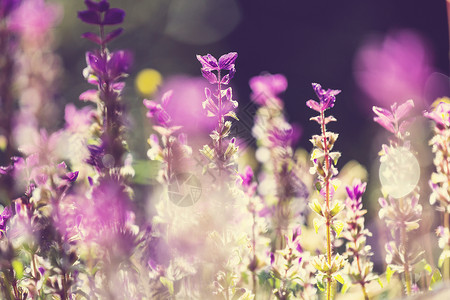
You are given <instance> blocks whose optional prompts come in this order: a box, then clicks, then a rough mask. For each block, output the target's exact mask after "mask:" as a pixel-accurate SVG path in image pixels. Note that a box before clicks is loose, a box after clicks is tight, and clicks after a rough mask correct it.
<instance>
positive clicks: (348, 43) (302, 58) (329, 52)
mask: <svg viewBox="0 0 450 300" xmlns="http://www.w3.org/2000/svg"><path fill="white" fill-rule="evenodd" d="M60 3H61V4H62V5H64V15H63V18H62V22H61V23H60V25H59V26H58V27H57V28H56V30H57V45H58V46H57V51H58V52H59V53H60V55H61V56H62V59H63V64H64V69H65V75H64V79H63V84H62V88H61V90H60V92H61V101H62V102H63V103H65V102H77V99H78V96H79V95H80V94H81V93H82V92H83V91H84V90H86V88H87V87H88V84H87V83H86V82H85V80H84V79H83V77H82V75H81V73H82V70H83V68H84V67H85V65H86V64H85V60H84V53H85V51H87V50H89V49H92V48H93V47H94V45H93V44H92V43H90V42H89V41H87V40H83V39H81V38H80V35H81V34H82V33H83V32H85V31H89V30H93V28H91V27H90V26H87V25H85V24H82V23H81V22H80V21H79V20H78V19H77V17H76V12H77V11H79V10H82V9H83V7H84V5H83V2H82V1H74V0H71V1H60ZM111 5H112V6H113V7H121V8H123V9H125V10H126V13H127V16H126V18H125V22H124V24H123V25H124V28H125V32H124V34H123V35H122V36H121V37H120V38H119V39H117V40H116V41H114V42H113V43H112V44H111V45H110V48H111V50H117V49H123V48H125V49H129V50H130V51H132V52H133V53H134V64H133V66H134V67H133V69H132V71H131V76H130V78H129V79H128V90H127V93H128V94H127V97H126V99H127V106H128V110H129V111H130V112H131V113H133V116H134V117H133V118H131V119H132V121H131V122H132V124H131V125H135V127H134V129H133V130H137V129H139V128H141V127H142V126H140V125H142V123H140V122H144V121H145V120H141V119H140V117H139V116H141V117H142V116H143V113H142V114H140V115H139V111H142V112H143V111H144V108H143V106H142V98H143V96H145V95H139V93H138V92H137V91H136V89H135V86H134V82H135V79H136V76H137V74H138V73H139V72H140V71H141V70H142V69H145V68H151V69H155V70H157V71H158V72H159V73H160V74H161V75H162V87H161V88H162V89H163V90H164V89H165V85H166V84H168V85H170V83H171V82H172V83H173V79H174V76H178V77H179V76H180V75H181V76H184V77H191V78H193V77H198V76H199V75H200V64H199V63H198V61H197V60H196V58H195V55H196V54H202V55H204V54H207V53H210V54H212V55H214V56H216V57H219V56H220V55H222V54H224V53H228V52H230V51H236V52H238V53H239V57H238V59H237V64H236V68H237V73H236V76H235V78H234V79H233V80H232V86H233V88H234V89H233V91H234V95H235V96H234V98H236V99H237V100H238V101H239V103H240V108H241V111H240V115H242V113H243V112H242V109H243V108H245V107H246V106H248V103H249V95H250V88H249V86H248V81H249V79H250V78H251V77H252V76H255V75H259V74H260V73H261V72H269V73H282V74H284V75H285V76H286V77H287V79H288V84H289V85H288V89H287V91H286V93H285V94H284V95H283V96H282V98H283V99H284V101H285V105H286V112H287V115H288V118H289V120H290V121H291V122H293V123H297V124H298V125H299V126H300V128H302V135H301V137H300V139H299V142H298V143H299V145H300V146H301V147H304V148H306V149H308V150H309V149H311V148H312V147H311V145H310V143H309V141H308V140H309V137H310V136H311V134H314V133H317V129H318V128H316V125H315V124H314V123H313V122H310V121H308V119H309V118H310V117H311V116H312V111H311V110H309V109H307V107H306V105H305V102H306V101H307V100H308V99H310V98H313V97H314V93H313V90H312V88H311V82H318V83H321V84H322V85H323V87H325V88H333V89H340V90H342V93H341V94H340V95H339V96H338V100H337V103H336V106H335V108H334V109H333V110H332V113H333V115H334V116H335V117H336V118H337V119H338V123H336V124H333V125H332V126H333V127H332V128H331V129H332V130H335V131H337V132H339V133H340V139H339V142H338V144H337V148H338V149H339V150H341V151H342V153H343V155H342V158H341V159H342V161H341V163H345V162H347V161H349V160H350V159H356V160H357V161H359V162H360V163H362V164H364V165H365V166H369V165H370V164H371V162H372V161H373V160H374V159H376V156H377V152H378V149H379V148H375V149H374V150H371V149H372V147H371V145H372V141H373V140H374V138H375V136H376V135H377V133H378V132H382V131H383V130H382V129H381V127H379V126H378V125H376V124H374V122H373V121H372V117H373V114H372V111H371V106H372V105H378V106H388V105H390V104H392V103H393V102H404V101H406V100H407V99H409V98H413V99H414V100H415V102H416V107H417V108H418V109H417V112H421V111H422V110H424V109H426V108H428V106H429V105H430V103H431V102H432V101H433V100H434V99H435V98H436V97H437V96H441V95H440V94H445V93H447V92H448V80H447V79H446V78H445V76H444V75H440V74H439V73H441V74H445V75H447V74H448V65H449V64H448V26H447V14H446V5H445V1H444V0H439V1H438V0H433V1H425V0H423V1H406V0H396V1H391V0H378V1H360V0H347V1H313V2H312V1H292V0H279V1H236V0H189V1H185V0H152V1H148V0H133V1H129V0H128V1H125V0H112V1H111ZM434 72H438V73H435V74H433V73H434ZM175 79H176V78H175ZM172 85H173V84H172ZM437 86H438V87H439V88H437ZM430 91H431V92H430ZM154 97H157V94H156V95H155V96H154ZM200 97H203V96H202V95H201V96H200ZM201 100H202V99H201ZM201 100H200V101H201ZM182 101H183V103H186V102H188V101H189V100H188V99H183V100H182ZM63 103H61V104H63ZM61 107H63V106H61ZM134 114H136V115H134ZM61 120H62V118H61ZM61 122H62V121H61ZM137 125H139V126H137ZM241 131H245V129H242V130H241ZM131 136H134V134H133V132H132V133H131ZM135 136H142V135H139V134H138V133H137V132H136V135H135ZM132 144H134V145H135V146H137V148H135V149H136V151H137V153H141V154H142V153H145V152H143V151H144V150H145V148H146V145H143V143H142V141H138V142H136V143H132ZM139 145H141V146H139ZM379 146H380V143H378V147H379Z"/></svg>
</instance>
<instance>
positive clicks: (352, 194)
mask: <svg viewBox="0 0 450 300" xmlns="http://www.w3.org/2000/svg"><path fill="white" fill-rule="evenodd" d="M366 186H367V183H365V182H364V183H361V182H360V181H359V182H358V181H356V182H354V184H353V186H347V187H346V188H345V189H346V190H347V195H348V198H347V201H346V203H345V204H346V205H347V207H348V208H349V209H351V210H352V211H353V212H356V211H357V210H360V209H361V208H362V199H361V197H362V195H363V194H364V192H365V191H366Z"/></svg>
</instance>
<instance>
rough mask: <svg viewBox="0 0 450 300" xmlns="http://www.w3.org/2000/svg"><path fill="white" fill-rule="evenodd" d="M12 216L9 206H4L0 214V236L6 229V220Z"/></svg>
mask: <svg viewBox="0 0 450 300" xmlns="http://www.w3.org/2000/svg"><path fill="white" fill-rule="evenodd" d="M11 217H12V210H11V208H10V207H9V206H6V207H5V208H4V209H3V211H2V213H1V214H0V238H1V237H2V234H3V233H4V232H5V231H6V222H7V221H8V220H9V219H10V218H11Z"/></svg>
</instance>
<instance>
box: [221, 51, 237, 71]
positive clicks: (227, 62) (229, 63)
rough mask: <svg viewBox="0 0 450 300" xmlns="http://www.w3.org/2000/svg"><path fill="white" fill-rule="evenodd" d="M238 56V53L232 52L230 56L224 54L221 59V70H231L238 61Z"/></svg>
mask: <svg viewBox="0 0 450 300" xmlns="http://www.w3.org/2000/svg"><path fill="white" fill-rule="evenodd" d="M237 56H238V54H237V52H230V53H228V54H224V55H222V56H221V57H220V58H219V69H221V70H230V69H231V68H232V67H233V65H234V62H235V61H236V58H237Z"/></svg>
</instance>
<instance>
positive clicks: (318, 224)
mask: <svg viewBox="0 0 450 300" xmlns="http://www.w3.org/2000/svg"><path fill="white" fill-rule="evenodd" d="M313 224H314V230H315V231H316V234H317V233H319V228H320V225H322V221H320V220H319V219H317V218H315V219H314V220H313Z"/></svg>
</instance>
